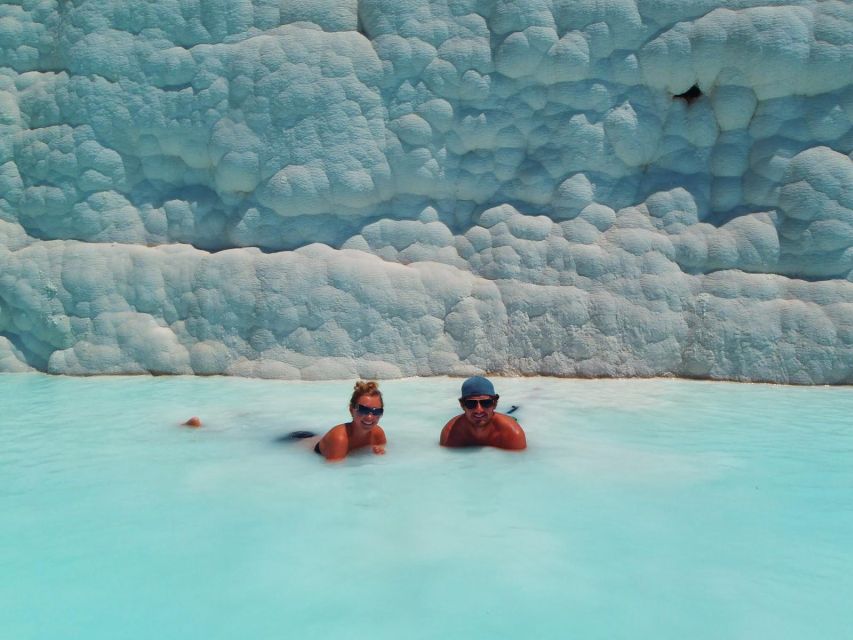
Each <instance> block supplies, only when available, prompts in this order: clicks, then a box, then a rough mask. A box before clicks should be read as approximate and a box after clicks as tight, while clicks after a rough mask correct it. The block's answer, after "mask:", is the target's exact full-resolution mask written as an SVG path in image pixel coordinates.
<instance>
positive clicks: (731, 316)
mask: <svg viewBox="0 0 853 640" xmlns="http://www.w3.org/2000/svg"><path fill="white" fill-rule="evenodd" d="M851 122H853V4H851V3H850V2H847V1H841V0H823V1H816V0H788V1H786V2H784V3H783V2H776V1H772V0H763V1H758V0H755V1H751V0H735V1H727V2H722V1H720V0H525V2H515V1H510V0H503V1H502V0H471V1H465V0H298V1H294V0H181V1H178V0H171V1H169V0H157V1H156V2H153V1H151V2H148V1H144V0H143V1H140V0H76V1H74V2H67V1H64V0H63V1H60V0H19V1H18V2H17V3H15V4H8V3H7V4H4V5H0V371H19V370H29V369H38V370H44V371H50V372H53V373H69V374H94V373H134V372H139V373H143V372H157V373H199V374H217V373H225V374H232V375H251V376H265V377H282V378H301V379H317V378H351V377H355V376H362V377H383V378H384V377H394V376H409V375H432V374H468V373H471V372H482V371H486V372H495V373H505V374H554V375H580V376H652V375H680V376H695V377H708V378H730V379H738V380H770V381H777V382H792V383H851V382H853V275H851V274H853V186H851V185H853V126H851Z"/></svg>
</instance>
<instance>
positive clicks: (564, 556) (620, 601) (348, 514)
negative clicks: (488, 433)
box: [0, 375, 853, 640]
mask: <svg viewBox="0 0 853 640" xmlns="http://www.w3.org/2000/svg"><path fill="white" fill-rule="evenodd" d="M459 382H460V381H459V380H453V379H446V378H438V379H425V380H401V381H392V382H386V383H383V385H382V386H383V389H384V391H385V397H386V411H387V413H386V415H385V417H384V418H383V420H382V424H383V426H384V428H385V430H386V432H387V434H388V440H389V447H388V454H387V455H386V456H384V457H379V456H373V455H371V454H366V455H356V456H352V457H350V458H349V459H347V460H346V461H344V462H343V463H340V464H328V463H325V462H323V461H322V460H321V459H320V458H319V456H316V455H314V454H312V453H310V452H308V451H306V450H305V449H303V448H301V447H299V446H297V445H293V444H281V443H277V442H275V439H276V437H277V436H279V435H281V434H283V433H286V432H288V431H291V430H294V429H313V430H323V429H324V428H327V427H330V426H332V425H334V424H336V423H338V422H341V421H343V420H344V419H345V418H346V417H347V413H346V404H347V402H348V398H349V393H350V390H351V386H352V383H351V382H323V383H287V382H278V381H259V380H244V379H223V378H147V377H138V378H87V379H82V378H79V379H74V378H59V377H47V376H42V375H6V376H0V416H2V418H0V419H1V420H2V423H0V630H2V631H1V632H0V635H2V637H3V638H9V639H10V640H30V639H32V640H36V639H37V640H42V639H44V640H48V639H49V640H56V639H63V638H84V639H86V640H95V639H101V638H103V639H110V640H114V639H146V640H147V639H151V638H157V639H161V640H162V639H171V638H176V639H177V638H180V639H181V640H193V639H196V638H198V639H205V640H216V639H220V638H221V639H232V638H237V637H245V638H252V639H265V638H371V639H383V638H389V639H390V638H394V639H398V638H465V639H478V638H484V639H485V638H489V639H493V638H555V639H557V638H559V639H561V640H562V639H565V638H585V639H588V638H601V639H608V640H610V639H618V638H656V639H660V638H679V639H683V638H692V639H697V638H699V639H702V638H708V639H719V638H726V639H732V638H750V639H755V638H773V639H774V640H777V639H780V638H797V639H802V638H841V637H846V636H847V634H849V632H850V629H851V627H853V613H851V612H850V608H849V599H850V594H851V593H853V577H851V576H853V542H851V541H853V427H851V415H853V389H850V388H792V387H778V386H766V385H738V384H726V383H703V382H688V381H673V380H636V381H624V380H603V381H573V380H555V379H543V378H527V379H501V380H498V381H497V386H498V391H499V392H500V393H501V395H502V402H506V403H512V404H518V405H520V407H521V408H520V409H519V411H518V413H517V416H518V419H519V421H520V423H521V424H522V425H523V426H524V427H525V428H526V431H527V434H528V442H529V445H530V447H529V449H528V451H526V452H523V453H520V454H519V453H508V452H502V451H496V450H486V449H484V450H467V451H450V450H444V449H441V448H439V447H438V446H437V444H436V443H437V439H438V435H439V432H440V430H441V427H442V426H443V424H444V423H445V421H446V420H447V419H448V418H450V417H451V416H452V415H453V414H454V409H455V401H454V398H455V397H456V396H457V393H458V386H459ZM191 415H199V416H200V417H201V418H202V420H203V421H204V422H205V426H204V427H203V428H201V429H198V430H191V429H187V428H182V427H179V426H178V425H177V423H179V422H180V421H182V420H184V419H186V418H188V417H189V416H191Z"/></svg>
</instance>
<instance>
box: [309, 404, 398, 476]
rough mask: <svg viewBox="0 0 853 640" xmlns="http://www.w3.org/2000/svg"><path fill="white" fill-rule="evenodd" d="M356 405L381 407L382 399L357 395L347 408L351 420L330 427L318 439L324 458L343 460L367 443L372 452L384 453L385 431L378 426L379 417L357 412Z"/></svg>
mask: <svg viewBox="0 0 853 640" xmlns="http://www.w3.org/2000/svg"><path fill="white" fill-rule="evenodd" d="M358 405H363V406H365V407H371V408H374V409H378V408H381V407H382V399H381V398H380V397H379V396H369V395H362V396H359V397H358V400H357V402H356V404H355V405H353V406H351V407H350V408H349V412H350V415H351V416H352V422H347V423H344V424H339V425H337V426H334V427H332V428H331V429H330V430H329V432H328V433H327V434H326V435H324V436H323V437H322V438H321V439H320V453H322V454H323V457H324V458H326V460H329V461H336V460H343V459H344V458H346V457H347V454H348V453H349V452H350V451H352V450H353V449H360V448H362V447H366V446H368V445H370V446H371V447H373V453H375V454H377V455H382V454H384V453H385V444H386V440H385V432H384V431H383V430H382V427H380V426H379V417H378V416H374V415H370V414H368V415H366V416H363V415H361V414H359V413H358Z"/></svg>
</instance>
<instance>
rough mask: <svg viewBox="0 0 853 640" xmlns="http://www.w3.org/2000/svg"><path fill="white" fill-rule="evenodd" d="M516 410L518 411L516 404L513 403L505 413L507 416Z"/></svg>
mask: <svg viewBox="0 0 853 640" xmlns="http://www.w3.org/2000/svg"><path fill="white" fill-rule="evenodd" d="M516 411H518V405H517V404H514V405H512V406H511V407H510V408H509V411H507V412H506V414H507V415H508V416H509V415H512V414H513V413H515V412H516Z"/></svg>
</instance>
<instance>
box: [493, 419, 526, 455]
mask: <svg viewBox="0 0 853 640" xmlns="http://www.w3.org/2000/svg"><path fill="white" fill-rule="evenodd" d="M493 420H494V424H495V426H496V427H497V428H498V437H499V445H498V446H500V447H501V448H503V449H518V450H520V449H526V448H527V437H526V436H525V434H524V429H522V428H521V425H520V424H518V421H517V420H515V419H514V418H511V417H510V416H508V415H506V414H503V413H496V414H495V417H494V418H493Z"/></svg>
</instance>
